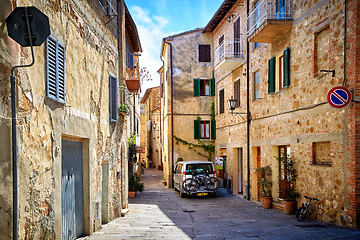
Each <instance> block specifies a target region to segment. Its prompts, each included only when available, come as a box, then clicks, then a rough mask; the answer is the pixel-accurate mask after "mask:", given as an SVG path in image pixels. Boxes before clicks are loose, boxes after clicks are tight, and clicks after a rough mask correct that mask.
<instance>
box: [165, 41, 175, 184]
mask: <svg viewBox="0 0 360 240" xmlns="http://www.w3.org/2000/svg"><path fill="white" fill-rule="evenodd" d="M164 43H167V44H169V46H170V95H171V100H170V101H171V103H170V105H171V107H170V109H171V110H170V113H171V176H172V172H173V168H174V112H173V109H174V95H173V60H172V44H171V43H170V42H167V41H166V40H165V39H164ZM171 186H172V187H174V181H173V180H172V178H171Z"/></svg>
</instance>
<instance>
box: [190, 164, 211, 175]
mask: <svg viewBox="0 0 360 240" xmlns="http://www.w3.org/2000/svg"><path fill="white" fill-rule="evenodd" d="M212 171H213V170H212V165H211V164H206V163H200V164H188V165H186V173H195V174H199V173H200V174H205V173H212Z"/></svg>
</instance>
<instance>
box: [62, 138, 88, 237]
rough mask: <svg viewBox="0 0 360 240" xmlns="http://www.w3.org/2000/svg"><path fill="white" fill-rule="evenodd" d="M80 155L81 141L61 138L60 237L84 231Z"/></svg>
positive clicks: (78, 234)
mask: <svg viewBox="0 0 360 240" xmlns="http://www.w3.org/2000/svg"><path fill="white" fill-rule="evenodd" d="M82 155H83V154H82V143H81V142H74V141H68V140H62V158H61V161H62V162H61V171H62V174H61V177H62V179H61V199H62V205H61V210H62V216H61V217H62V228H61V235H62V239H74V238H77V237H80V236H82V235H83V233H84V217H83V214H84V206H83V199H84V196H83V156H82Z"/></svg>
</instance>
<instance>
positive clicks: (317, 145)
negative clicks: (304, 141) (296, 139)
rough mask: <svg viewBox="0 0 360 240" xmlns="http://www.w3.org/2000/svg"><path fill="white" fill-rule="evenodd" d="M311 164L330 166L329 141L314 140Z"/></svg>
mask: <svg viewBox="0 0 360 240" xmlns="http://www.w3.org/2000/svg"><path fill="white" fill-rule="evenodd" d="M312 147H313V150H312V164H314V165H326V166H331V151H330V142H314V143H313V145H312Z"/></svg>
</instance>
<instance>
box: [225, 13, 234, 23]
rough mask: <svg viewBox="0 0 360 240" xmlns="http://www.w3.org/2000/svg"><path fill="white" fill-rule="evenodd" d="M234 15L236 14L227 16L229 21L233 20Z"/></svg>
mask: <svg viewBox="0 0 360 240" xmlns="http://www.w3.org/2000/svg"><path fill="white" fill-rule="evenodd" d="M233 17H235V15H234V14H230V15H229V16H228V17H227V21H228V22H231V19H232V18H233Z"/></svg>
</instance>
